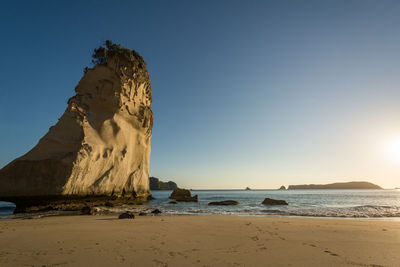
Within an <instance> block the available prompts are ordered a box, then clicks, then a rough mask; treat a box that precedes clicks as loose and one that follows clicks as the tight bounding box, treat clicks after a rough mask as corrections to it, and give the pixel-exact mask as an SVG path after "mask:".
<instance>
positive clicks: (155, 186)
mask: <svg viewBox="0 0 400 267" xmlns="http://www.w3.org/2000/svg"><path fill="white" fill-rule="evenodd" d="M175 188H178V185H177V184H176V183H174V182H172V181H168V182H162V181H160V179H158V178H156V177H150V190H174V189H175Z"/></svg>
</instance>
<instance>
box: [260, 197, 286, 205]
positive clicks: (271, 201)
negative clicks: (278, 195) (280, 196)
mask: <svg viewBox="0 0 400 267" xmlns="http://www.w3.org/2000/svg"><path fill="white" fill-rule="evenodd" d="M262 204H264V205H289V204H288V203H287V202H286V201H285V200H277V199H272V198H265V199H264V201H263V202H262Z"/></svg>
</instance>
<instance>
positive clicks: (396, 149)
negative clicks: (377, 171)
mask: <svg viewBox="0 0 400 267" xmlns="http://www.w3.org/2000/svg"><path fill="white" fill-rule="evenodd" d="M387 154H388V156H389V157H390V158H391V159H392V160H395V161H397V162H400V138H398V139H397V140H394V141H392V142H390V143H389V144H388V145H387Z"/></svg>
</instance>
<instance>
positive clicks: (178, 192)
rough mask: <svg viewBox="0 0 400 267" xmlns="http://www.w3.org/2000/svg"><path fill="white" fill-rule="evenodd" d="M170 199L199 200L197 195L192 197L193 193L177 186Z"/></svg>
mask: <svg viewBox="0 0 400 267" xmlns="http://www.w3.org/2000/svg"><path fill="white" fill-rule="evenodd" d="M169 198H170V199H175V200H176V201H182V202H198V197H197V195H195V196H193V197H192V194H191V193H190V191H189V190H187V189H181V188H176V189H175V190H174V191H173V192H172V193H171V195H170V196H169Z"/></svg>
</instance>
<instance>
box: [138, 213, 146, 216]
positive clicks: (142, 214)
mask: <svg viewBox="0 0 400 267" xmlns="http://www.w3.org/2000/svg"><path fill="white" fill-rule="evenodd" d="M146 215H147V213H146V212H139V216H146Z"/></svg>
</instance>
